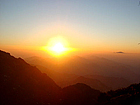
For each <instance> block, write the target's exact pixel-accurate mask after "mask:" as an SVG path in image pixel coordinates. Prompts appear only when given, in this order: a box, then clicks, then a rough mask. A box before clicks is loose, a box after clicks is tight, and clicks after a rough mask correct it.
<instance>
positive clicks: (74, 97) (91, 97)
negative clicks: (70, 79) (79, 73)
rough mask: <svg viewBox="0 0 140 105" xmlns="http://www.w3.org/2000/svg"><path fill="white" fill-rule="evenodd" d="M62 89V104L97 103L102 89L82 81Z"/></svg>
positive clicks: (80, 104)
mask: <svg viewBox="0 0 140 105" xmlns="http://www.w3.org/2000/svg"><path fill="white" fill-rule="evenodd" d="M62 91H63V94H62V97H63V101H62V105H95V104H97V99H98V96H99V95H100V91H98V90H94V89H92V88H91V87H89V86H87V85H85V84H82V83H77V84H75V85H70V86H68V87H65V88H63V90H62Z"/></svg>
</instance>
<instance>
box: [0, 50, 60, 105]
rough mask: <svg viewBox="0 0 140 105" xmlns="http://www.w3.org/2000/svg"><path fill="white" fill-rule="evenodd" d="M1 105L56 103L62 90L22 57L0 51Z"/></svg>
mask: <svg viewBox="0 0 140 105" xmlns="http://www.w3.org/2000/svg"><path fill="white" fill-rule="evenodd" d="M0 84H1V85H0V103H1V105H43V104H47V103H48V104H51V105H53V104H56V103H58V101H59V92H60V90H61V88H60V87H58V86H57V85H56V84H55V82H54V81H53V80H52V79H51V78H49V77H48V76H47V75H46V74H43V73H41V72H40V71H39V70H38V69H37V68H36V67H33V66H30V65H29V64H27V63H26V62H25V61H24V60H23V59H21V58H18V59H17V58H14V57H13V56H11V55H10V54H9V53H6V52H3V51H0Z"/></svg>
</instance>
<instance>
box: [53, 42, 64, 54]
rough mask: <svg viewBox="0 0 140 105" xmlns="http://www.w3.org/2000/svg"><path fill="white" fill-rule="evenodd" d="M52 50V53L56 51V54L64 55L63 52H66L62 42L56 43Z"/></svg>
mask: <svg viewBox="0 0 140 105" xmlns="http://www.w3.org/2000/svg"><path fill="white" fill-rule="evenodd" d="M51 49H52V51H55V52H56V53H62V52H63V51H65V50H66V49H65V48H64V46H63V45H62V44H61V43H60V42H59V43H56V44H55V45H54V46H53V47H52V48H51Z"/></svg>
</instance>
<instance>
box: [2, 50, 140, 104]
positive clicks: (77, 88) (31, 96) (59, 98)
mask: <svg viewBox="0 0 140 105" xmlns="http://www.w3.org/2000/svg"><path fill="white" fill-rule="evenodd" d="M79 78H80V80H81V78H84V80H86V79H87V78H85V77H82V76H81V77H79ZM90 79H91V78H90ZM87 80H89V78H88V79H87ZM91 80H92V79H91ZM92 81H94V79H93V80H92ZM0 84H1V85H0V104H1V105H139V104H140V101H139V99H140V84H132V85H130V86H129V87H127V88H121V89H118V90H114V91H112V90H110V91H108V92H106V93H101V92H100V91H99V90H95V89H92V88H91V87H90V86H88V85H86V84H83V83H77V84H74V85H70V86H67V87H64V88H60V87H59V86H58V85H57V84H56V83H55V82H54V81H53V80H52V79H51V78H50V77H48V76H47V74H45V73H41V72H40V71H39V70H38V69H37V68H36V67H34V66H31V65H29V64H28V63H26V62H25V61H24V60H23V59H21V58H15V57H13V56H11V55H10V53H6V52H4V51H0Z"/></svg>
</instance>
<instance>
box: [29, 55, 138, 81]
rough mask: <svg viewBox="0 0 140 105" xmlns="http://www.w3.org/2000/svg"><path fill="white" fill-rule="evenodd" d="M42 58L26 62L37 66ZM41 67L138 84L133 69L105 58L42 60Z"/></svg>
mask: <svg viewBox="0 0 140 105" xmlns="http://www.w3.org/2000/svg"><path fill="white" fill-rule="evenodd" d="M41 59H43V58H37V57H36V58H35V59H34V57H32V58H28V59H26V61H27V62H28V63H30V64H34V65H39V64H40V63H39V62H40V60H41ZM41 66H44V67H46V68H48V69H50V70H56V71H58V72H61V73H69V74H76V75H81V76H84V75H102V76H109V77H122V78H124V79H126V80H128V81H130V82H131V83H136V82H137V83H139V82H140V76H139V74H137V73H135V72H134V71H135V68H133V67H130V66H128V65H125V64H121V63H118V62H115V61H112V60H108V59H105V58H99V57H92V59H87V58H83V57H78V56H74V57H68V58H63V59H61V60H60V59H56V58H53V59H48V58H47V59H45V58H44V59H43V62H42V63H41Z"/></svg>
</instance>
